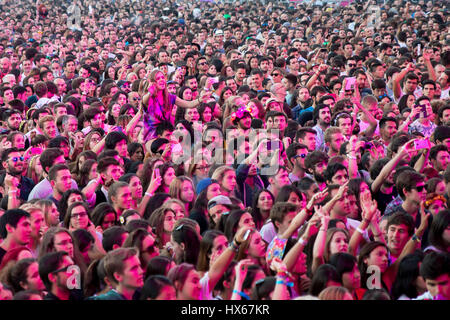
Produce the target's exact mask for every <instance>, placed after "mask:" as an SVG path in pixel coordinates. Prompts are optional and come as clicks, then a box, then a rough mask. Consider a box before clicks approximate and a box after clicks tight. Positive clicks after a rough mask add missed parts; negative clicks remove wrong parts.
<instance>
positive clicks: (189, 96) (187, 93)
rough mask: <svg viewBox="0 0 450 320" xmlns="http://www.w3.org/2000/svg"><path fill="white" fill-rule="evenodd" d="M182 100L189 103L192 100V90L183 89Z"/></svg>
mask: <svg viewBox="0 0 450 320" xmlns="http://www.w3.org/2000/svg"><path fill="white" fill-rule="evenodd" d="M183 100H187V101H191V100H192V90H191V89H185V90H184V91H183Z"/></svg>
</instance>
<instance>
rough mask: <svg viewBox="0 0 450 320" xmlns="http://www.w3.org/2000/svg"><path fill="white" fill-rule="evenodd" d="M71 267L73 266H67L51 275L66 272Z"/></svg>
mask: <svg viewBox="0 0 450 320" xmlns="http://www.w3.org/2000/svg"><path fill="white" fill-rule="evenodd" d="M70 267H71V265H70V266H67V267H64V268H61V269H58V270H55V271H52V272H51V273H52V274H55V273H60V272H66V271H67V270H68V269H69V268H70Z"/></svg>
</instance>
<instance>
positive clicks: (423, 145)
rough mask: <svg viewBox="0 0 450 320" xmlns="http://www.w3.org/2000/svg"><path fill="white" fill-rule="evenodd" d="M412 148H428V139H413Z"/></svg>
mask: <svg viewBox="0 0 450 320" xmlns="http://www.w3.org/2000/svg"><path fill="white" fill-rule="evenodd" d="M414 148H415V149H416V150H419V149H427V148H428V141H427V140H415V141H414Z"/></svg>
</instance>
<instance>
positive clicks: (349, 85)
mask: <svg viewBox="0 0 450 320" xmlns="http://www.w3.org/2000/svg"><path fill="white" fill-rule="evenodd" d="M345 80H346V81H345V91H350V90H355V84H356V78H355V77H349V78H346V79H345Z"/></svg>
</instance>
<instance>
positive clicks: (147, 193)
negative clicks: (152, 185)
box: [145, 192, 153, 198]
mask: <svg viewBox="0 0 450 320" xmlns="http://www.w3.org/2000/svg"><path fill="white" fill-rule="evenodd" d="M145 195H146V196H147V197H150V198H151V197H153V195H152V194H151V193H150V192H146V193H145Z"/></svg>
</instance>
